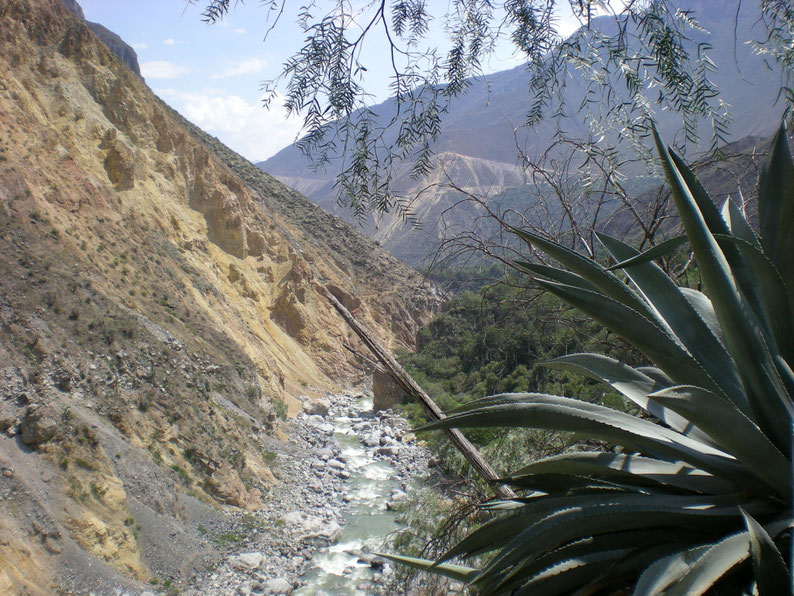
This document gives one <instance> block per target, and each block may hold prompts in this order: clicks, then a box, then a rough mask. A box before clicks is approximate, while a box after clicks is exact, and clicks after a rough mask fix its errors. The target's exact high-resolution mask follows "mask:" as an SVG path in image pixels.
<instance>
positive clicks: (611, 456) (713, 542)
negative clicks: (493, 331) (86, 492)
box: [392, 127, 794, 595]
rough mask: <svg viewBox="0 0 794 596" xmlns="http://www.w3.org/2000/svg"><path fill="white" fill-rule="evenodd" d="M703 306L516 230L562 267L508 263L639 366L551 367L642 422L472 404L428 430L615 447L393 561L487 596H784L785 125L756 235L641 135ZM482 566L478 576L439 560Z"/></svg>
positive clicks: (580, 358)
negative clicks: (618, 344)
mask: <svg viewBox="0 0 794 596" xmlns="http://www.w3.org/2000/svg"><path fill="white" fill-rule="evenodd" d="M655 138H656V144H657V148H658V152H659V154H660V157H661V162H662V166H663V168H664V172H665V175H666V178H667V181H668V183H669V185H670V187H671V190H672V195H673V197H674V200H675V204H676V207H677V209H678V212H679V214H680V218H681V221H682V223H683V226H684V229H685V232H686V236H685V237H683V238H682V239H683V240H686V241H688V242H689V245H690V246H691V249H692V251H693V253H694V255H695V258H696V260H697V265H698V268H699V271H700V275H701V278H702V281H703V285H704V287H705V293H701V292H699V291H696V290H693V289H690V288H685V287H679V286H678V285H677V284H676V283H675V282H674V281H673V280H671V278H670V277H668V276H667V275H666V274H665V273H664V272H663V271H662V269H661V268H660V267H658V266H657V265H656V264H655V263H654V262H653V261H654V259H656V258H657V257H658V256H660V254H661V253H662V252H663V251H664V250H665V249H667V248H669V247H670V246H671V245H672V244H676V243H679V241H673V242H671V243H666V244H665V245H660V246H659V247H657V248H653V249H650V250H648V251H646V252H644V253H640V252H638V251H636V250H634V249H633V248H631V247H630V246H628V245H627V244H625V243H623V242H621V241H619V240H616V239H615V238H610V237H609V236H606V235H604V234H600V235H599V239H600V242H601V243H602V244H603V246H604V248H605V249H606V251H607V252H608V253H609V254H610V255H611V257H612V258H613V259H614V261H616V262H617V264H615V265H614V266H612V267H609V268H606V267H603V266H601V265H600V264H599V263H597V262H595V261H593V260H591V259H588V258H585V257H584V256H581V255H579V254H577V253H576V252H573V251H571V250H569V249H567V248H564V247H563V246H560V245H559V244H555V243H553V242H550V241H548V240H546V239H544V238H541V237H539V236H537V235H534V234H530V233H528V232H523V231H519V230H514V231H515V233H517V234H518V235H519V236H520V237H521V238H523V239H524V240H525V241H526V242H527V243H528V244H529V245H530V246H532V247H535V248H536V249H538V250H542V251H543V252H545V253H546V254H547V255H549V256H550V257H552V258H553V259H555V260H556V261H557V262H559V263H560V264H561V265H563V266H564V267H566V269H562V268H555V267H548V266H542V265H537V264H531V263H518V264H517V265H518V266H519V267H521V268H522V269H523V270H524V271H525V272H527V273H528V274H530V275H531V276H532V277H534V278H535V279H536V280H537V281H538V283H539V284H540V285H541V286H543V287H544V288H546V289H547V290H548V291H550V292H553V293H554V294H556V295H557V296H559V297H561V298H562V299H564V300H565V301H567V302H568V303H570V304H572V305H574V306H576V307H578V308H579V309H581V310H582V311H584V312H586V313H588V314H589V315H590V316H592V317H594V318H595V319H597V320H599V321H600V322H601V323H603V324H604V325H605V326H606V327H608V328H609V329H611V330H612V331H614V332H616V333H617V334H619V335H620V336H622V337H623V338H624V339H626V340H627V341H628V342H630V343H631V344H633V345H634V346H635V347H636V348H637V349H639V350H640V351H641V352H642V353H644V354H645V355H646V356H647V358H648V359H649V360H650V361H651V362H652V363H653V366H643V367H631V366H628V365H626V364H624V363H621V362H619V361H617V360H614V359H611V358H607V357H605V356H599V355H596V354H573V355H568V356H564V357H561V358H557V359H555V360H553V361H551V362H548V363H547V365H548V366H551V367H554V368H558V369H563V370H568V371H576V372H578V373H582V374H584V375H587V376H589V377H592V378H594V379H597V380H599V381H601V382H603V383H606V384H607V385H609V386H611V387H612V388H613V389H614V390H615V391H617V392H619V393H620V394H622V395H623V396H625V398H626V399H627V400H630V401H631V402H633V404H635V405H636V406H638V407H639V408H640V409H641V410H642V412H643V414H642V415H640V416H634V415H630V414H628V413H625V412H622V411H618V410H614V409H610V408H607V407H604V406H601V405H596V404H591V403H586V402H583V401H580V400H576V399H572V398H568V397H559V396H554V395H546V394H537V393H522V394H502V395H494V396H490V397H486V398H483V399H480V400H477V401H474V402H472V403H470V404H467V405H466V406H464V407H462V408H458V409H457V410H453V411H452V412H450V413H449V414H450V415H449V417H447V418H446V419H444V420H443V421H440V422H436V423H433V424H431V425H429V426H428V427H426V428H434V429H440V428H447V427H455V428H464V427H495V426H498V427H527V428H544V429H558V430H563V431H572V432H575V433H581V434H584V435H589V436H592V437H596V438H599V439H601V440H603V441H606V442H608V443H609V444H611V445H614V448H613V449H612V450H611V451H609V452H572V453H566V454H563V455H558V456H555V457H549V458H546V459H541V460H539V461H534V462H532V463H529V464H528V465H526V466H525V467H523V468H522V469H519V470H516V471H515V472H513V473H512V474H510V475H509V476H508V477H507V478H505V479H504V481H505V483H507V484H509V485H511V486H512V487H514V488H515V489H517V490H518V491H519V494H520V495H521V496H520V497H518V498H516V499H513V500H508V501H497V502H491V503H488V504H486V505H485V506H486V507H489V508H490V509H493V510H495V511H496V512H497V513H498V515H496V516H495V517H494V518H493V519H492V520H491V521H489V522H487V523H485V524H483V525H482V526H480V527H479V528H477V529H475V530H474V531H473V532H472V533H471V534H469V535H468V536H467V537H466V538H465V539H463V540H462V541H461V542H460V543H459V544H457V545H456V546H454V547H453V548H452V549H451V550H449V551H448V552H447V553H446V554H444V555H443V556H442V557H441V558H440V559H439V560H438V561H428V560H421V559H414V558H409V557H399V556H392V558H393V559H395V560H397V561H400V562H403V563H406V564H409V565H412V566H414V567H418V568H421V569H426V570H429V571H431V572H435V573H440V574H444V575H448V576H450V577H453V578H456V579H458V580H461V581H463V582H465V583H467V584H469V585H471V586H473V587H475V588H476V589H478V590H476V591H479V592H480V593H487V594H502V593H507V594H510V593H515V594H524V593H527V594H542V595H546V594H571V593H575V594H593V593H615V592H621V593H629V592H630V591H631V590H632V589H633V593H634V594H638V595H640V594H642V595H644V594H686V595H689V594H702V593H705V592H710V593H711V592H713V593H729V594H738V593H748V594H752V593H760V594H762V595H765V594H771V595H781V594H789V593H791V592H792V582H791V575H790V572H789V567H788V566H787V562H788V561H789V558H790V553H791V527H792V459H791V454H792V422H793V421H794V407H793V405H792V397H793V396H794V374H793V373H792V369H791V365H792V364H794V317H792V314H794V163H793V162H792V157H791V154H790V152H789V148H788V143H787V140H786V135H785V131H784V129H783V127H781V129H780V131H779V132H778V134H777V135H776V137H775V140H774V142H773V147H772V151H771V155H770V157H769V160H768V162H767V164H766V166H765V168H764V170H763V172H762V175H761V179H760V186H759V220H760V222H759V223H760V232H761V235H760V237H759V236H758V235H757V234H756V233H755V232H754V231H753V229H752V228H751V226H750V225H749V224H748V222H747V220H746V219H745V217H744V216H743V214H742V212H741V210H740V209H739V208H737V207H736V206H735V205H734V204H733V203H732V202H730V201H728V202H726V204H725V206H724V207H723V208H722V212H721V213H720V211H719V210H718V209H717V208H716V207H715V205H714V203H713V202H712V200H711V199H710V197H709V196H708V194H707V193H706V190H705V189H704V188H703V186H702V185H701V184H700V183H699V182H698V180H697V178H696V177H695V176H694V174H693V173H692V171H691V170H690V169H689V168H688V167H687V166H686V164H685V163H684V162H683V161H682V160H681V158H680V157H679V156H678V155H676V154H675V152H674V151H673V150H672V149H670V148H667V147H665V146H664V144H663V143H662V142H661V140H660V138H659V136H658V134H655ZM481 555H486V556H485V557H484V560H485V561H487V563H486V564H484V566H483V567H482V568H480V569H476V568H472V567H466V566H462V565H457V564H452V563H450V562H449V561H451V560H453V559H464V560H465V559H471V558H474V557H478V556H481Z"/></svg>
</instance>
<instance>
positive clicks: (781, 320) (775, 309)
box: [715, 235, 794, 360]
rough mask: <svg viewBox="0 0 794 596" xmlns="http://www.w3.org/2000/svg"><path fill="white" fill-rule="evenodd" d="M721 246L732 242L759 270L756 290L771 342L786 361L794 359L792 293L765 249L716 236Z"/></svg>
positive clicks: (742, 241)
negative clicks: (789, 297) (790, 305)
mask: <svg viewBox="0 0 794 596" xmlns="http://www.w3.org/2000/svg"><path fill="white" fill-rule="evenodd" d="M715 238H716V239H717V241H718V242H719V243H720V246H725V245H726V244H728V243H730V244H732V245H733V246H735V247H736V248H737V249H738V250H739V252H740V253H741V254H742V256H743V257H744V258H745V259H746V260H747V262H749V263H750V265H751V266H752V268H753V270H754V271H755V278H756V291H757V293H758V297H759V300H760V302H761V315H762V316H763V317H764V319H765V320H766V321H767V325H766V326H765V329H768V330H769V333H768V340H767V341H769V339H771V340H772V341H773V342H774V344H775V345H776V346H777V348H778V350H779V351H780V352H781V354H782V355H783V357H784V358H786V359H787V360H794V324H793V323H792V321H794V316H792V315H794V313H792V312H791V311H790V310H789V301H788V294H789V293H788V291H787V290H786V286H785V285H784V283H783V278H782V277H780V273H779V272H778V270H777V269H776V268H775V265H774V264H773V263H772V261H770V260H769V258H768V257H767V256H766V255H765V254H764V253H763V252H761V250H760V249H759V248H758V247H756V246H753V245H752V244H751V243H749V242H747V241H745V240H743V239H740V238H736V237H734V236H723V235H717V236H715Z"/></svg>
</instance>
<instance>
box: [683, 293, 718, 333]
mask: <svg viewBox="0 0 794 596" xmlns="http://www.w3.org/2000/svg"><path fill="white" fill-rule="evenodd" d="M679 290H680V291H681V294H683V295H684V298H686V299H687V301H688V302H689V304H690V305H691V306H692V308H694V309H695V312H696V313H697V314H698V316H699V317H700V318H701V319H703V322H704V323H705V324H706V325H708V328H709V329H711V332H712V333H713V334H714V337H716V338H717V339H718V340H719V342H720V343H721V344H722V345H723V346H725V334H724V333H723V332H722V327H720V322H719V319H717V314H716V313H715V312H714V305H713V304H712V303H711V300H709V297H708V296H706V295H705V294H704V293H703V292H699V291H697V290H694V289H692V288H684V287H681V288H679Z"/></svg>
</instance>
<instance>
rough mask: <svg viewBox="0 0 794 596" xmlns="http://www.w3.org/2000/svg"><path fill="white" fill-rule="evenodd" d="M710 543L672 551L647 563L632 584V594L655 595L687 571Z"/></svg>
mask: <svg viewBox="0 0 794 596" xmlns="http://www.w3.org/2000/svg"><path fill="white" fill-rule="evenodd" d="M710 546H711V545H700V546H696V547H694V548H689V549H687V550H683V551H679V552H677V553H673V554H671V555H668V556H666V557H663V558H662V559H659V560H658V561H656V562H655V563H653V564H652V565H649V566H648V567H647V568H646V569H645V571H643V572H642V574H641V575H640V578H639V580H638V581H637V584H636V585H635V586H634V592H633V596H656V595H657V594H662V593H663V592H664V589H665V588H667V587H668V586H670V585H671V584H673V583H675V582H676V581H678V580H679V579H681V578H682V577H684V575H686V572H687V571H689V569H690V567H691V566H692V564H693V563H694V562H695V561H697V560H698V559H699V558H700V557H701V556H702V555H703V553H704V552H706V551H707V550H708V549H709V547H710Z"/></svg>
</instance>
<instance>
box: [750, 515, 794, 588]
mask: <svg viewBox="0 0 794 596" xmlns="http://www.w3.org/2000/svg"><path fill="white" fill-rule="evenodd" d="M742 517H744V523H745V525H746V526H747V531H748V532H749V534H750V556H751V559H752V561H753V569H754V571H755V579H756V583H757V584H758V591H759V593H760V594H790V593H791V592H792V588H794V586H793V585H792V576H791V574H790V573H789V570H788V568H787V567H786V563H785V562H784V561H783V557H781V556H780V551H779V550H778V548H777V545H775V543H774V541H773V540H772V538H771V537H770V536H769V534H768V533H767V531H766V530H765V529H764V527H763V526H762V525H761V524H759V523H758V522H757V521H756V520H755V519H753V517H752V516H750V515H748V514H747V513H746V512H744V511H742Z"/></svg>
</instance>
